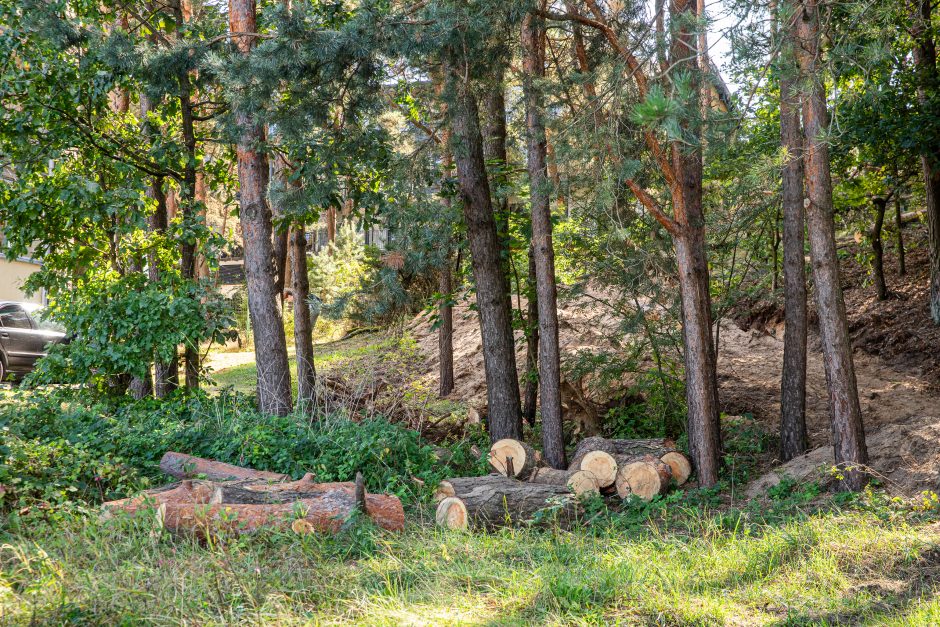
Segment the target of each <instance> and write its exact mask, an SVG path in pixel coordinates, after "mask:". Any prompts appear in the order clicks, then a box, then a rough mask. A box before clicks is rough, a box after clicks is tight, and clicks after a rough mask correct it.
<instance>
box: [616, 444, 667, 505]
mask: <svg viewBox="0 0 940 627" xmlns="http://www.w3.org/2000/svg"><path fill="white" fill-rule="evenodd" d="M670 483H672V471H671V470H670V468H669V465H668V464H666V463H665V462H663V461H661V460H659V459H657V458H656V457H654V456H652V455H649V456H647V457H645V458H643V459H641V460H637V461H633V462H630V463H626V464H621V465H620V467H619V468H618V470H617V481H616V485H617V494H619V495H620V498H627V497H628V496H630V495H631V494H632V495H636V496H638V497H640V498H641V499H643V500H644V501H650V500H652V499H653V497H655V496H658V495H660V494H665V493H666V490H668V489H669V484H670Z"/></svg>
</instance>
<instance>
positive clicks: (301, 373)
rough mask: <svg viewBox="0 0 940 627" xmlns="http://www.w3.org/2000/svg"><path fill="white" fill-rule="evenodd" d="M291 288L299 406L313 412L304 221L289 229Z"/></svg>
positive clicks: (314, 382) (314, 389)
mask: <svg viewBox="0 0 940 627" xmlns="http://www.w3.org/2000/svg"><path fill="white" fill-rule="evenodd" d="M290 248H291V254H290V261H291V264H292V273H291V278H292V280H293V283H292V285H291V290H292V291H293V295H294V349H295V352H296V355H297V407H299V408H300V409H301V410H302V411H303V412H305V413H307V414H311V415H312V414H313V412H314V410H315V409H316V402H317V370H316V367H315V366H314V361H313V316H311V314H310V302H309V299H310V281H309V279H308V278H307V238H306V237H304V227H303V225H302V224H298V225H296V226H294V228H292V229H291V231H290Z"/></svg>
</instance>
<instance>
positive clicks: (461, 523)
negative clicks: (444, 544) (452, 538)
mask: <svg viewBox="0 0 940 627" xmlns="http://www.w3.org/2000/svg"><path fill="white" fill-rule="evenodd" d="M434 519H435V521H436V522H437V525H438V526H439V527H446V528H447V529H466V528H467V526H468V525H469V520H470V516H469V514H468V513H467V506H466V505H464V503H463V501H461V500H460V499H459V498H457V497H456V496H448V497H446V498H445V499H444V500H442V501H441V502H440V503H438V504H437V512H436V513H435V515H434Z"/></svg>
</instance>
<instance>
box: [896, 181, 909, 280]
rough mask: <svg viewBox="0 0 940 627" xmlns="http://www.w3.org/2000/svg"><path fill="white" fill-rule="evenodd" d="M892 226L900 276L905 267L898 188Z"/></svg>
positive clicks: (904, 272) (905, 272)
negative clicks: (894, 230) (895, 230)
mask: <svg viewBox="0 0 940 627" xmlns="http://www.w3.org/2000/svg"><path fill="white" fill-rule="evenodd" d="M894 228H895V229H897V233H896V234H895V238H896V240H895V243H896V246H897V254H898V274H899V275H900V276H904V275H906V274H907V267H906V266H905V263H904V220H903V218H902V217H901V192H900V190H898V192H897V195H896V196H895V197H894Z"/></svg>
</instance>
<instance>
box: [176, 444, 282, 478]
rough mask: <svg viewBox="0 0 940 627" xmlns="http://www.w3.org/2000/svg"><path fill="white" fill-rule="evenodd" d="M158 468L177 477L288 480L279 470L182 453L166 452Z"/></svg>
mask: <svg viewBox="0 0 940 627" xmlns="http://www.w3.org/2000/svg"><path fill="white" fill-rule="evenodd" d="M160 470H162V471H163V472H165V473H166V474H168V475H170V476H171V477H176V478H177V479H192V478H194V477H205V478H206V479H210V480H212V481H227V480H230V479H256V480H259V481H272V482H274V481H289V480H290V476H288V475H283V474H281V473H279V472H268V471H266V470H254V469H252V468H243V467H241V466H233V465H232V464H226V463H223V462H217V461H213V460H211V459H203V458H201V457H193V456H192V455H185V454H183V453H174V452H172V451H170V452H168V453H166V454H165V455H164V456H163V459H161V460H160Z"/></svg>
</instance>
